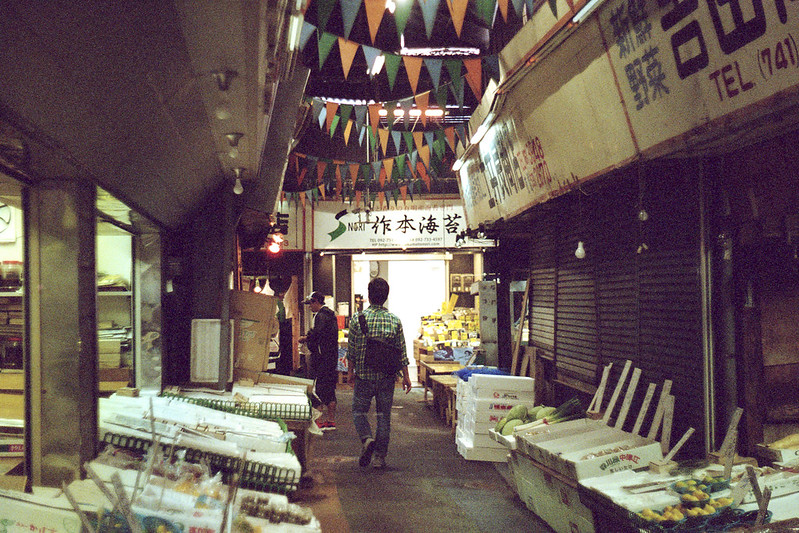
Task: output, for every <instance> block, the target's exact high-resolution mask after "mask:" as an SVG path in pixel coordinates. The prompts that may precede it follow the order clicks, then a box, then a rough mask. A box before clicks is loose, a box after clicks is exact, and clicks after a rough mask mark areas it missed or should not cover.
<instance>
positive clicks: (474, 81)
mask: <svg viewBox="0 0 799 533" xmlns="http://www.w3.org/2000/svg"><path fill="white" fill-rule="evenodd" d="M463 65H464V66H465V67H466V81H467V82H469V87H471V89H472V92H473V93H474V96H475V97H476V98H477V101H480V98H482V96H483V87H482V84H483V62H482V61H481V60H480V58H479V57H475V58H472V59H464V60H463Z"/></svg>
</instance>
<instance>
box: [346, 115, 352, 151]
mask: <svg viewBox="0 0 799 533" xmlns="http://www.w3.org/2000/svg"><path fill="white" fill-rule="evenodd" d="M353 124H354V122H353V120H352V119H350V120H348V121H347V126H346V127H345V128H344V146H347V145H349V143H350V133H352V125H353Z"/></svg>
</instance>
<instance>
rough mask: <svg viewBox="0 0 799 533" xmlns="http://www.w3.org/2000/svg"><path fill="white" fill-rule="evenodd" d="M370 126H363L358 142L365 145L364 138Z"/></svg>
mask: <svg viewBox="0 0 799 533" xmlns="http://www.w3.org/2000/svg"><path fill="white" fill-rule="evenodd" d="M368 129H369V128H361V132H360V133H359V134H358V144H359V145H360V146H363V138H364V137H366V130H368Z"/></svg>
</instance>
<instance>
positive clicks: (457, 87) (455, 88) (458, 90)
mask: <svg viewBox="0 0 799 533" xmlns="http://www.w3.org/2000/svg"><path fill="white" fill-rule="evenodd" d="M449 87H450V89H452V94H453V96H455V102H456V103H457V104H458V109H461V110H463V78H460V79H459V80H458V83H452V84H451V85H450V86H449Z"/></svg>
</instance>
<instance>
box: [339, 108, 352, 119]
mask: <svg viewBox="0 0 799 533" xmlns="http://www.w3.org/2000/svg"><path fill="white" fill-rule="evenodd" d="M338 110H339V111H338V114H339V116H341V123H342V124H346V123H347V122H348V121H349V120H350V115H352V105H350V104H341V105H340V106H338Z"/></svg>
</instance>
